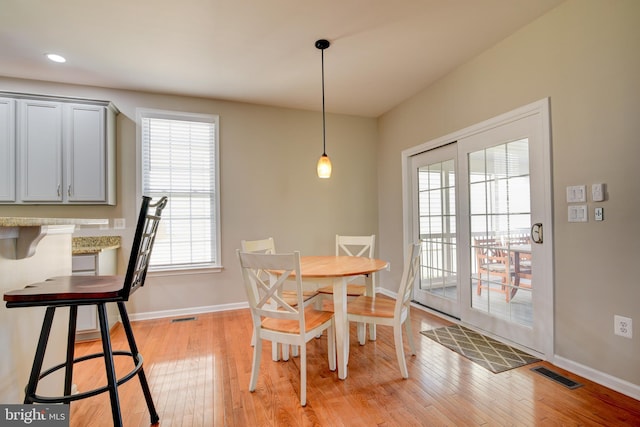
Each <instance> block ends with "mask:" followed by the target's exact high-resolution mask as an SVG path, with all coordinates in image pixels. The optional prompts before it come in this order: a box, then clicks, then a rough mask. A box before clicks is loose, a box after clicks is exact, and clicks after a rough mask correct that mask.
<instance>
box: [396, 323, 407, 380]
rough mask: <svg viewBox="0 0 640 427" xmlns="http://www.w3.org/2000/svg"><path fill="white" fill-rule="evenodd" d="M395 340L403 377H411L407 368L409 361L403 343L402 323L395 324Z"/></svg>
mask: <svg viewBox="0 0 640 427" xmlns="http://www.w3.org/2000/svg"><path fill="white" fill-rule="evenodd" d="M393 340H394V342H395V345H396V356H397V357H398V365H400V374H402V378H409V371H408V370H407V361H406V360H405V359H404V348H403V344H402V325H401V324H395V325H394V326H393Z"/></svg>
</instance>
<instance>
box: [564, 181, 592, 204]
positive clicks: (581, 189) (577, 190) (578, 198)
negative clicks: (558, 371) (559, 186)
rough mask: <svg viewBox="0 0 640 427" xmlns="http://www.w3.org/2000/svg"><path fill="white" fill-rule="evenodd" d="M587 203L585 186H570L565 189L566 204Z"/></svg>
mask: <svg viewBox="0 0 640 427" xmlns="http://www.w3.org/2000/svg"><path fill="white" fill-rule="evenodd" d="M586 201H587V186H586V185H572V186H570V187H567V202H568V203H575V202H586Z"/></svg>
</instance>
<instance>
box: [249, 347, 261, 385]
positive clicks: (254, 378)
mask: <svg viewBox="0 0 640 427" xmlns="http://www.w3.org/2000/svg"><path fill="white" fill-rule="evenodd" d="M261 355H262V340H261V339H257V340H256V344H255V345H254V346H253V366H251V380H250V381H249V391H251V392H253V391H256V385H257V384H258V372H259V371H260V357H261Z"/></svg>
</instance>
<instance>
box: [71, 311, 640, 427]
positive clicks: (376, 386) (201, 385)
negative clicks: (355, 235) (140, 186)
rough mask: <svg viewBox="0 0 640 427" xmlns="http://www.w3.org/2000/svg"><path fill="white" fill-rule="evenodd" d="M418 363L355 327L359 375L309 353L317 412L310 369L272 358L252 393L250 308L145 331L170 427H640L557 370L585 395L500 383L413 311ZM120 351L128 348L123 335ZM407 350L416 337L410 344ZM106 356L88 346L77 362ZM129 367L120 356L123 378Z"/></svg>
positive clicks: (133, 405) (605, 392) (385, 334)
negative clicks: (303, 400) (400, 359)
mask: <svg viewBox="0 0 640 427" xmlns="http://www.w3.org/2000/svg"><path fill="white" fill-rule="evenodd" d="M411 315H412V324H413V330H414V333H415V341H416V346H417V355H416V356H414V357H411V356H407V361H408V367H409V379H408V380H403V379H402V378H401V376H400V372H399V369H398V366H397V362H396V356H395V352H394V348H393V339H392V334H391V329H390V328H386V327H382V326H380V327H378V339H377V341H376V342H367V344H366V345H365V346H360V345H358V343H357V339H356V336H355V327H354V326H352V327H351V347H350V351H351V354H350V359H349V374H348V375H349V376H348V378H347V379H346V380H345V381H341V380H339V379H338V378H337V374H336V372H331V371H329V369H328V365H327V360H326V345H327V341H326V340H327V338H326V334H325V335H324V336H323V337H322V338H319V339H317V340H313V341H312V342H310V343H309V345H308V349H309V351H308V358H309V360H308V364H309V369H308V384H307V396H308V397H307V399H308V403H307V406H306V407H304V408H303V407H301V406H300V404H299V394H298V393H299V378H300V371H299V367H300V363H299V360H298V359H297V358H294V359H292V360H289V361H288V362H273V361H271V357H270V354H271V353H270V350H271V348H270V345H269V344H266V345H265V346H264V347H263V348H264V354H263V357H262V366H261V370H260V378H259V380H258V389H257V390H256V391H255V392H254V393H250V392H249V391H248V385H249V376H250V373H251V359H252V347H251V346H250V340H251V320H250V315H249V311H248V310H236V311H229V312H222V313H211V314H204V315H198V316H197V319H196V320H194V321H186V322H175V323H172V322H171V319H161V320H150V321H140V322H134V330H135V334H136V339H137V342H138V346H139V347H140V351H141V353H142V354H143V356H144V360H145V364H144V366H145V371H146V373H147V376H148V378H149V382H150V385H151V389H152V394H153V398H154V401H155V404H156V407H157V409H158V412H159V414H160V425H161V426H242V427H244V426H272V425H284V426H303V425H304V426H307V425H314V426H412V425H415V426H440V425H442V426H445V425H450V426H466V425H471V426H474V425H484V426H495V425H509V426H533V425H544V426H559V425H563V426H564V425H567V426H571V425H581V426H592V425H602V426H625V425H629V426H631V425H635V426H639V425H640V402H638V401H637V400H634V399H631V398H629V397H626V396H624V395H621V394H619V393H616V392H614V391H612V390H610V389H607V388H604V387H602V386H599V385H597V384H595V383H592V382H590V381H587V380H585V379H583V378H580V377H577V376H575V375H572V374H570V373H568V372H566V371H563V370H561V369H559V368H556V367H553V366H551V365H549V364H547V363H544V362H543V363H542V364H543V365H545V366H547V367H549V368H552V369H554V370H556V371H557V372H560V373H563V374H565V375H568V376H569V377H570V378H572V379H574V380H575V381H578V382H580V383H583V384H584V386H583V387H581V388H579V389H576V390H568V389H566V388H564V387H562V386H561V385H559V384H556V383H555V382H553V381H551V380H549V379H547V378H545V377H543V376H541V375H539V374H536V373H534V372H531V371H530V368H531V367H533V366H534V365H529V366H525V367H522V368H518V369H513V370H511V371H507V372H504V373H501V374H493V373H491V372H489V371H487V370H485V369H484V368H482V367H480V366H477V365H475V364H474V363H472V362H470V361H469V360H467V359H465V358H463V357H461V356H459V355H457V354H456V353H454V352H452V351H450V350H448V349H446V348H445V347H443V346H441V345H439V344H437V343H435V342H434V341H431V340H429V339H428V338H426V337H424V336H422V335H420V334H419V333H418V332H419V331H420V330H425V329H431V328H435V327H439V326H444V325H446V324H448V322H446V321H444V320H441V319H439V318H437V317H435V316H432V315H430V314H427V313H425V312H423V311H421V310H417V309H415V308H414V309H412V313H411ZM112 336H113V341H114V348H125V346H126V340H125V338H124V334H123V331H122V328H121V327H120V326H117V327H116V328H115V330H114V331H113V334H112ZM405 341H406V339H405ZM99 350H100V344H99V342H94V343H81V344H78V345H77V351H76V356H77V355H78V354H88V353H94V352H98V351H99ZM129 360H130V359H128V358H124V357H117V358H116V365H117V366H118V367H119V369H118V370H119V371H122V372H124V371H125V370H126V369H129V364H130V361H129ZM104 378H105V374H104V365H103V364H102V365H100V364H99V362H97V361H95V360H93V361H87V362H83V363H82V364H81V365H79V366H78V367H77V369H76V377H75V378H74V382H75V383H77V385H78V387H79V389H80V390H87V389H89V388H93V387H95V386H96V385H98V384H103V383H104V381H105V380H104ZM119 390H120V398H121V402H122V406H123V418H124V421H125V425H126V426H147V425H149V415H148V413H147V409H146V406H145V403H144V398H143V396H142V393H141V390H140V386H139V383H138V380H137V379H133V380H131V381H129V382H128V383H126V384H124V385H122V386H121V387H120V388H119ZM109 425H112V424H111V412H110V407H109V399H108V395H107V394H102V395H99V396H95V397H92V398H89V399H85V400H82V401H78V402H74V403H72V404H71V426H76V427H85V426H109Z"/></svg>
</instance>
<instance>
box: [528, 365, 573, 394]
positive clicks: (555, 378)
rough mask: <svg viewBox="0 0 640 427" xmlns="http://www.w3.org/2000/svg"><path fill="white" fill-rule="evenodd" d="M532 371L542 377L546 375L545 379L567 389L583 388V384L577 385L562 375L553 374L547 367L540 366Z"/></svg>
mask: <svg viewBox="0 0 640 427" xmlns="http://www.w3.org/2000/svg"><path fill="white" fill-rule="evenodd" d="M531 370H532V371H535V372H537V373H539V374H540V375H544V376H545V377H547V378H549V379H551V380H553V381H555V382H557V383H560V384H562V385H563V386H565V387H566V388H569V389H572V390H573V389H574V388H578V387H582V384H580V383H577V382H575V381H573V380H571V379H569V378H567V377H565V376H563V375H560V374H559V373H557V372H553V371H551V370H549V369H547V368H545V367H542V366H538V367H536V368H531Z"/></svg>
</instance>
